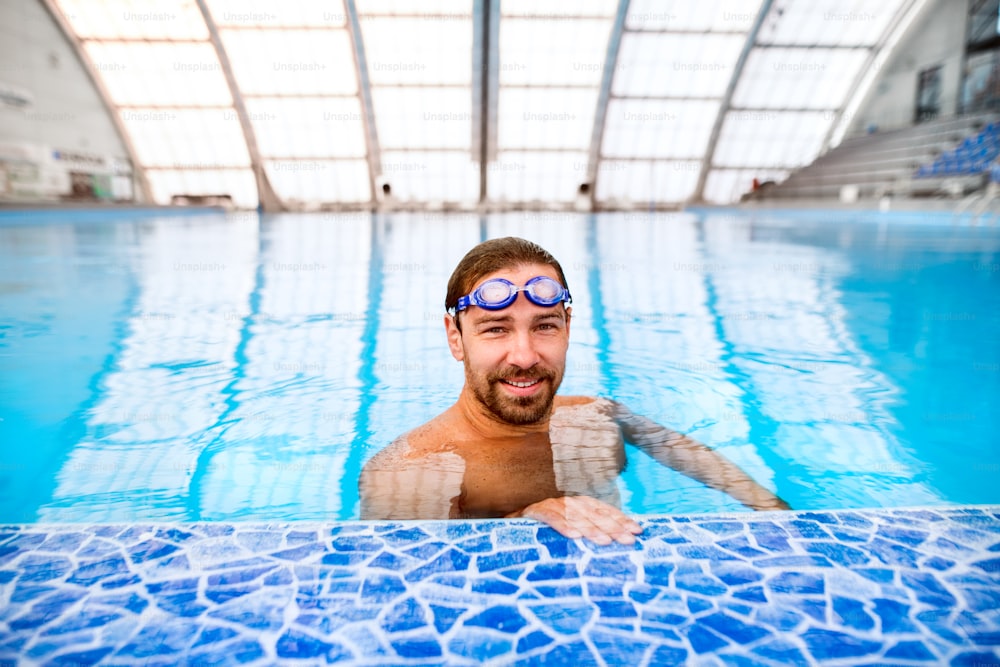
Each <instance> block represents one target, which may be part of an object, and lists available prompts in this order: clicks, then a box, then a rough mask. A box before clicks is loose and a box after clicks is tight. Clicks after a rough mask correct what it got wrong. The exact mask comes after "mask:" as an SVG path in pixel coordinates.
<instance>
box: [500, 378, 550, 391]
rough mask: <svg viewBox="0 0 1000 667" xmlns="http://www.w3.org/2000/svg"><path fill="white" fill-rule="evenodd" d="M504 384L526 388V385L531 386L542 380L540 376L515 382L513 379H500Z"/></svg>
mask: <svg viewBox="0 0 1000 667" xmlns="http://www.w3.org/2000/svg"><path fill="white" fill-rule="evenodd" d="M500 381H501V382H503V383H504V384H509V385H510V386H512V387H517V388H518V389H526V388H528V387H533V386H535V385H536V384H538V383H539V382H541V381H542V379H541V378H535V379H534V380H528V381H527V382H515V381H514V380H500Z"/></svg>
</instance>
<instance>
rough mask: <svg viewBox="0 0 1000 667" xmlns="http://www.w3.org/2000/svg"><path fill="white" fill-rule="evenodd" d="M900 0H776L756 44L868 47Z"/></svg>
mask: <svg viewBox="0 0 1000 667" xmlns="http://www.w3.org/2000/svg"><path fill="white" fill-rule="evenodd" d="M900 3H901V0H885V1H884V2H883V1H880V2H872V1H871V0H809V1H808V2H804V1H802V0H797V1H795V0H778V1H776V2H775V3H774V4H773V5H772V7H771V11H770V13H769V14H768V16H767V17H766V19H765V20H764V24H763V25H762V26H761V31H760V33H759V34H758V36H757V43H758V44H779V45H793V44H795V45H803V46H806V45H815V46H872V45H874V44H875V43H876V42H877V41H878V39H879V38H880V37H881V35H882V33H883V32H884V31H885V30H886V28H887V27H888V25H889V23H890V21H891V20H892V18H893V16H895V15H896V12H897V11H898V10H899V7H900Z"/></svg>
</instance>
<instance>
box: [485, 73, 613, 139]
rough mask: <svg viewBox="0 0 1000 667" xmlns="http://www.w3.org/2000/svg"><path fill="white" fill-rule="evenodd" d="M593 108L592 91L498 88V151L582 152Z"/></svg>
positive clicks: (592, 120) (592, 121)
mask: <svg viewBox="0 0 1000 667" xmlns="http://www.w3.org/2000/svg"><path fill="white" fill-rule="evenodd" d="M596 106H597V89H596V88H593V89H573V88H562V89H560V88H537V89H536V88H501V90H500V100H499V107H498V119H497V132H498V144H499V147H500V149H501V150H503V149H507V148H528V149H530V148H578V149H581V150H585V149H586V148H587V147H588V146H589V145H590V138H591V133H592V132H593V126H594V109H595V107H596Z"/></svg>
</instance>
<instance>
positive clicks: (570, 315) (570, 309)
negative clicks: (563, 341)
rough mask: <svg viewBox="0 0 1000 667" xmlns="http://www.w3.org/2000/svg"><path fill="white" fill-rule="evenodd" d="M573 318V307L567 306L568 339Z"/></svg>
mask: <svg viewBox="0 0 1000 667" xmlns="http://www.w3.org/2000/svg"><path fill="white" fill-rule="evenodd" d="M572 317H573V307H572V306H566V337H567V338H568V337H569V321H570V320H571V319H572Z"/></svg>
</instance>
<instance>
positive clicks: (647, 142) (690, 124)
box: [601, 99, 719, 159]
mask: <svg viewBox="0 0 1000 667" xmlns="http://www.w3.org/2000/svg"><path fill="white" fill-rule="evenodd" d="M718 109H719V102H717V101H715V100H624V99H622V100H617V99H613V100H611V102H610V104H609V105H608V115H607V118H606V123H607V125H606V127H605V131H604V143H603V145H602V146H601V155H602V156H603V157H606V158H616V157H620V158H628V157H660V158H673V159H676V158H698V159H700V158H701V157H702V156H703V155H704V152H705V146H706V145H707V144H708V138H709V135H710V134H711V131H712V125H713V123H714V122H715V116H716V114H717V113H718Z"/></svg>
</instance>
